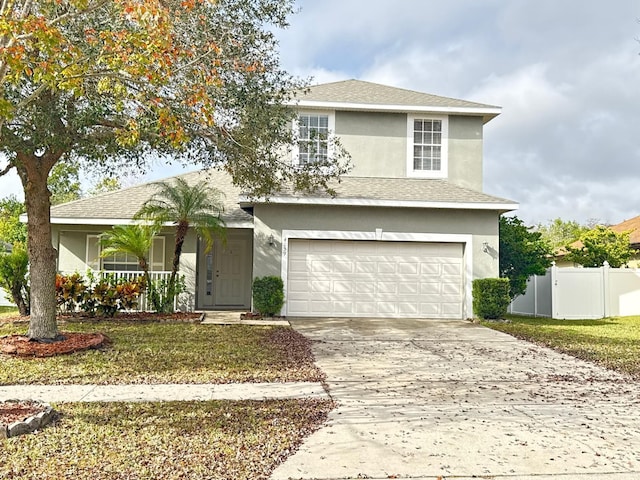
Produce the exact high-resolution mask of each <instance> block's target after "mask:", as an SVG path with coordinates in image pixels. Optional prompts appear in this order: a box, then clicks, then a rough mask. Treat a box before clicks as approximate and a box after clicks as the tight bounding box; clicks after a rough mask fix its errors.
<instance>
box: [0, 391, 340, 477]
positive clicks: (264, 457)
mask: <svg viewBox="0 0 640 480" xmlns="http://www.w3.org/2000/svg"><path fill="white" fill-rule="evenodd" d="M332 408H334V404H333V403H332V402H331V401H330V400H320V399H301V400H269V401H240V402H224V401H208V402H163V403H84V404H63V405H59V406H57V407H56V410H58V411H59V412H60V413H61V419H60V420H59V421H58V422H57V423H56V424H55V425H53V426H50V427H48V428H47V429H45V430H43V431H41V432H38V433H37V434H34V435H26V436H21V437H16V438H15V439H10V440H8V441H6V442H4V445H3V447H4V448H2V449H0V478H3V479H16V480H17V479H25V478H38V479H42V480H53V479H76V478H91V479H95V480H103V479H104V480H107V479H108V480H124V479H127V480H137V479H155V478H162V479H187V478H188V479H234V480H241V479H267V478H269V475H270V473H271V472H272V471H273V470H274V469H275V467H276V466H277V465H279V464H280V463H282V462H283V461H284V460H285V459H286V458H287V457H288V456H289V455H291V454H292V453H293V452H295V451H296V449H297V448H298V447H299V445H300V444H301V442H302V440H303V438H304V437H306V436H307V435H309V434H310V433H312V432H313V431H315V430H317V429H318V428H319V427H320V425H321V424H322V423H323V422H324V421H325V420H326V419H327V415H328V413H329V411H330V410H331V409H332Z"/></svg>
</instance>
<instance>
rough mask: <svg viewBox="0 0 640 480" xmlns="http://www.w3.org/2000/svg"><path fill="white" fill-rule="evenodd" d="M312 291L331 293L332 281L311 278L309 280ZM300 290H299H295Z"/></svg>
mask: <svg viewBox="0 0 640 480" xmlns="http://www.w3.org/2000/svg"><path fill="white" fill-rule="evenodd" d="M309 284H310V286H311V292H312V293H331V287H332V283H331V280H325V281H318V280H312V281H311V282H309ZM297 291H300V290H297Z"/></svg>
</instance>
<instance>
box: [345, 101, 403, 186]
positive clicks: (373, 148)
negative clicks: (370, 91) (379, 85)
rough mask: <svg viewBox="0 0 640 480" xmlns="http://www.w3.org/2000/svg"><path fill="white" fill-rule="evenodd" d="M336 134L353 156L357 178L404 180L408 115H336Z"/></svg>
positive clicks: (347, 113) (357, 113) (353, 173)
mask: <svg viewBox="0 0 640 480" xmlns="http://www.w3.org/2000/svg"><path fill="white" fill-rule="evenodd" d="M336 134H337V135H338V137H340V141H341V142H342V146H343V147H344V148H345V149H346V150H347V152H349V153H350V154H351V159H352V163H353V170H352V171H351V172H350V173H349V175H353V176H356V177H404V176H406V163H407V153H406V152H407V115H406V114H404V113H380V112H376V113H370V112H336Z"/></svg>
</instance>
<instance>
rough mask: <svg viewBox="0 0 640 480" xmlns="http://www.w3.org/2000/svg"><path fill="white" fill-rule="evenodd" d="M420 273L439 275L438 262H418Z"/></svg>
mask: <svg viewBox="0 0 640 480" xmlns="http://www.w3.org/2000/svg"><path fill="white" fill-rule="evenodd" d="M420 275H430V276H434V275H440V264H439V263H426V262H422V263H420Z"/></svg>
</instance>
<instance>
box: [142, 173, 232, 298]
mask: <svg viewBox="0 0 640 480" xmlns="http://www.w3.org/2000/svg"><path fill="white" fill-rule="evenodd" d="M156 185H157V187H158V190H157V191H156V193H154V194H153V195H152V196H151V198H150V199H149V200H147V201H146V202H145V203H144V205H143V206H142V208H141V209H140V210H139V211H138V213H136V215H135V218H137V219H144V220H147V221H152V222H154V224H155V225H157V226H158V227H159V226H161V225H165V224H167V223H169V224H172V225H175V239H176V241H175V246H174V250H173V263H172V266H171V276H170V278H169V285H168V287H167V290H168V295H167V300H168V301H170V302H171V303H172V302H173V297H174V296H175V292H176V277H177V274H178V270H179V269H180V256H181V255H182V247H183V245H184V240H185V238H186V236H187V232H188V231H189V229H190V228H193V229H194V230H195V231H196V234H197V235H198V236H199V237H200V238H201V239H203V240H204V241H205V248H206V250H207V251H209V250H210V249H211V247H212V246H213V242H214V240H215V238H216V237H217V238H224V235H225V225H224V221H223V220H222V218H221V217H220V215H221V214H222V211H223V209H224V207H223V205H222V202H221V200H220V196H221V192H220V191H218V190H216V189H215V188H213V187H211V186H210V185H209V184H207V182H206V181H204V180H201V181H199V182H198V183H196V184H195V185H190V184H189V183H188V182H187V181H186V180H184V178H181V177H178V178H175V179H174V180H173V182H168V181H167V182H159V183H157V184H156Z"/></svg>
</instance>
